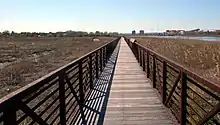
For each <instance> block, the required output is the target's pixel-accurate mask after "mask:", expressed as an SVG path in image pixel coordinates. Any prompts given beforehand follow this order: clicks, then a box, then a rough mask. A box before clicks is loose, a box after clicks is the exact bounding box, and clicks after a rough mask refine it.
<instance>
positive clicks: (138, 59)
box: [136, 44, 140, 63]
mask: <svg viewBox="0 0 220 125" xmlns="http://www.w3.org/2000/svg"><path fill="white" fill-rule="evenodd" d="M136 48H137V61H138V63H140V58H139V55H140V53H139V47H138V45H137V44H136Z"/></svg>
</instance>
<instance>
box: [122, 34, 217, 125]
mask: <svg viewBox="0 0 220 125" xmlns="http://www.w3.org/2000/svg"><path fill="white" fill-rule="evenodd" d="M125 39H126V42H127V44H128V45H129V47H130V48H131V50H132V51H133V53H134V55H135V56H136V58H137V60H138V62H139V63H140V66H141V67H142V68H143V71H145V72H146V74H147V77H148V78H150V79H151V80H152V84H153V87H154V88H156V89H157V90H158V92H159V93H160V95H161V99H162V102H163V104H164V105H165V106H167V107H168V108H169V109H170V110H171V112H172V113H173V114H174V116H175V117H176V119H177V120H178V121H179V122H180V124H182V125H185V124H198V125H203V124H216V125H218V124H220V86H219V84H215V83H213V82H211V81H209V80H207V79H205V78H203V77H201V76H199V75H197V74H196V73H194V72H192V71H190V70H188V69H187V68H184V67H183V66H181V65H180V64H177V63H175V62H173V61H171V60H170V59H168V58H166V57H164V56H162V55H160V54H158V53H156V52H154V51H153V50H151V49H149V48H146V47H144V46H142V45H141V44H139V43H137V42H131V41H130V40H129V39H127V38H125Z"/></svg>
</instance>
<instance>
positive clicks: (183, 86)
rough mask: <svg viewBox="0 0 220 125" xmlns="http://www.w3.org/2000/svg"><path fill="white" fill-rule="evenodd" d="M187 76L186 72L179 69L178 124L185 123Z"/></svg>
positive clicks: (182, 124)
mask: <svg viewBox="0 0 220 125" xmlns="http://www.w3.org/2000/svg"><path fill="white" fill-rule="evenodd" d="M186 79H187V76H186V74H185V73H184V72H183V71H181V79H180V80H181V81H180V84H181V90H180V99H181V100H180V124H181V125H185V124H186V113H187V109H186V105H187V82H186Z"/></svg>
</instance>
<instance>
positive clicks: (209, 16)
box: [0, 0, 220, 33]
mask: <svg viewBox="0 0 220 125" xmlns="http://www.w3.org/2000/svg"><path fill="white" fill-rule="evenodd" d="M219 13H220V0H0V15H1V16H0V32H1V31H4V30H9V31H15V32H25V31H28V32H56V31H66V30H74V31H87V32H94V31H103V32H104V31H108V32H113V31H116V32H120V33H131V31H132V30H136V31H139V30H145V32H158V31H159V32H162V31H165V30H167V29H184V30H190V29H194V28H200V29H220V14H219Z"/></svg>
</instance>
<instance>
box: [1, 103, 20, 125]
mask: <svg viewBox="0 0 220 125" xmlns="http://www.w3.org/2000/svg"><path fill="white" fill-rule="evenodd" d="M11 105H13V104H11ZM3 121H4V125H16V124H17V123H16V109H15V108H14V106H10V107H9V109H7V111H4V112H3Z"/></svg>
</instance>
